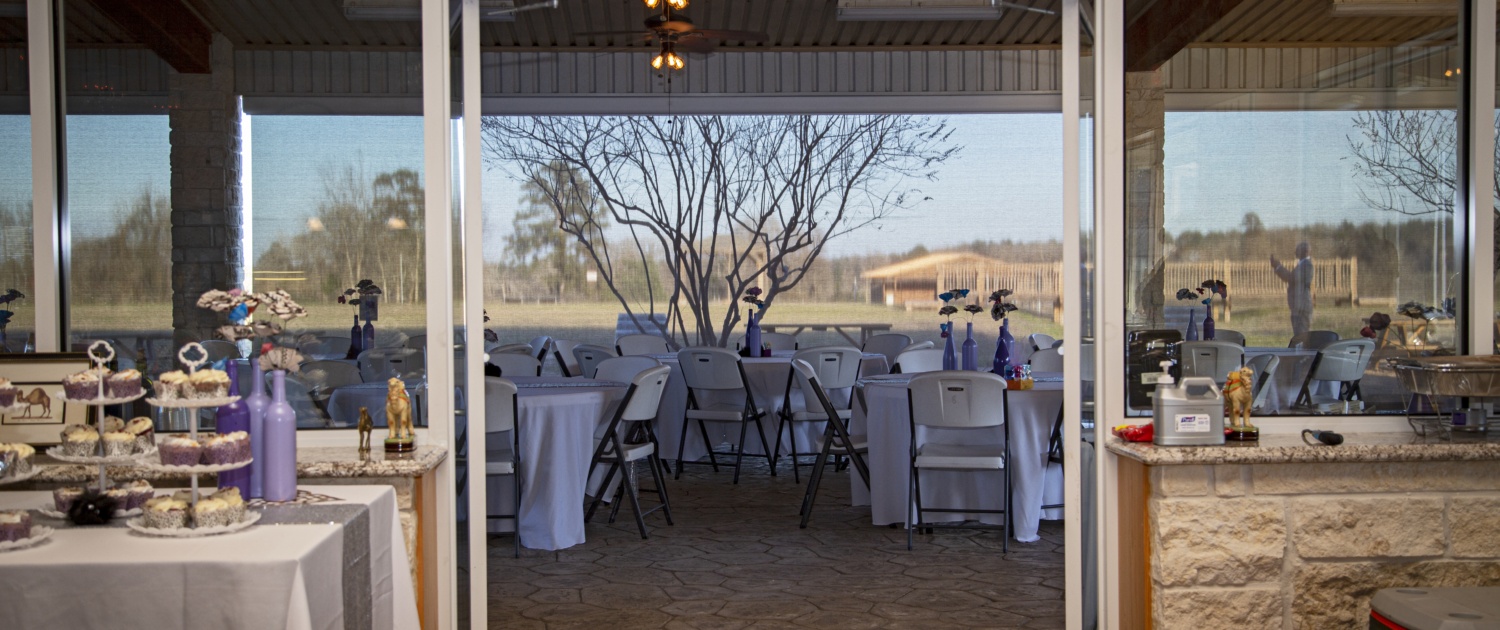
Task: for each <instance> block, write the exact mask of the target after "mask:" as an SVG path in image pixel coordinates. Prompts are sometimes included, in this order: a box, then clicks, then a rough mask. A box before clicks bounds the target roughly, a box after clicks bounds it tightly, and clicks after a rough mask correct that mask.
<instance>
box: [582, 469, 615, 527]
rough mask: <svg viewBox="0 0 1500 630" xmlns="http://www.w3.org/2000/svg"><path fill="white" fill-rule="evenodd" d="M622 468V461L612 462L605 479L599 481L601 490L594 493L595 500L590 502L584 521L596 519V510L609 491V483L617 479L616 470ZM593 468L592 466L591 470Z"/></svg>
mask: <svg viewBox="0 0 1500 630" xmlns="http://www.w3.org/2000/svg"><path fill="white" fill-rule="evenodd" d="M619 469H620V462H618V461H615V462H610V464H609V471H607V472H605V473H604V480H603V481H602V482H600V483H599V492H598V493H596V494H595V495H594V500H593V502H591V503H589V510H588V511H587V512H585V513H584V514H583V522H585V523H587V522H589V521H591V520H594V510H595V509H597V508H598V507H599V504H600V503H602V502H603V501H604V493H605V492H609V483H610V482H611V481H614V479H615V471H616V470H619ZM592 470H593V468H592V467H590V471H592Z"/></svg>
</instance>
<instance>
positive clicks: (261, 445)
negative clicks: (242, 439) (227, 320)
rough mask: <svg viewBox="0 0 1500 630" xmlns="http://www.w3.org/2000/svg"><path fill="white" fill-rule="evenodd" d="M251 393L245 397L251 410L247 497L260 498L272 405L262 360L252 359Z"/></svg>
mask: <svg viewBox="0 0 1500 630" xmlns="http://www.w3.org/2000/svg"><path fill="white" fill-rule="evenodd" d="M250 374H251V375H252V376H253V378H252V379H251V380H250V388H249V389H250V395H249V396H246V397H245V408H246V409H248V410H249V411H250V456H251V457H253V458H255V461H254V462H253V463H251V464H250V469H249V470H250V494H248V495H245V496H246V498H250V499H259V498H261V497H262V496H265V490H264V488H265V478H266V434H265V431H266V409H268V408H269V407H270V406H271V397H270V396H267V395H266V377H265V374H263V373H262V372H261V370H260V361H254V360H252V361H250Z"/></svg>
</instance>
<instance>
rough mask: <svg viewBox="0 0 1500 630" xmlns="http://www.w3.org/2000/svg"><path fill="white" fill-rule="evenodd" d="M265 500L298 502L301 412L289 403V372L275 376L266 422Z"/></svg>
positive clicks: (272, 377) (272, 375) (282, 371)
mask: <svg viewBox="0 0 1500 630" xmlns="http://www.w3.org/2000/svg"><path fill="white" fill-rule="evenodd" d="M265 434H266V441H265V442H266V443H265V452H266V466H265V469H266V473H265V480H264V483H265V488H264V489H265V499H266V500H267V501H290V500H292V499H295V498H297V412H296V411H294V410H292V406H291V405H290V404H287V402H286V370H276V371H275V372H272V373H271V406H270V407H268V408H267V409H266V420H265Z"/></svg>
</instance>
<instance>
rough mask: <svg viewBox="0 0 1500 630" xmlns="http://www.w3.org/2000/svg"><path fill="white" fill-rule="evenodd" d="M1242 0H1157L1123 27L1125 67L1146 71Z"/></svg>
mask: <svg viewBox="0 0 1500 630" xmlns="http://www.w3.org/2000/svg"><path fill="white" fill-rule="evenodd" d="M1241 1H1242V0H1158V1H1157V2H1155V3H1152V5H1151V7H1150V8H1149V9H1147V10H1146V11H1145V12H1144V13H1142V14H1141V15H1140V16H1139V17H1137V18H1136V19H1134V20H1132V21H1131V22H1130V24H1129V25H1127V26H1126V27H1125V71H1126V72H1149V71H1151V70H1155V69H1157V68H1160V67H1161V65H1162V64H1164V63H1166V62H1167V60H1169V59H1171V58H1172V56H1173V55H1176V54H1177V52H1178V51H1180V50H1182V49H1183V48H1185V47H1187V45H1188V44H1191V43H1192V42H1193V40H1195V39H1197V38H1198V36H1199V35H1202V34H1203V33H1204V32H1205V31H1207V30H1208V29H1209V28H1211V27H1212V26H1213V25H1214V24H1217V23H1218V22H1219V20H1221V19H1223V18H1224V16H1226V15H1228V14H1229V12H1230V11H1233V10H1234V8H1235V7H1237V6H1239V5H1240V2H1241Z"/></svg>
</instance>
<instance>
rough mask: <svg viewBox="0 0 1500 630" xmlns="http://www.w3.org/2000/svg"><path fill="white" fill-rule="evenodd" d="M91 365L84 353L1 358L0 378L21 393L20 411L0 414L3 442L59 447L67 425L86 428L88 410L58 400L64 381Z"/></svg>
mask: <svg viewBox="0 0 1500 630" xmlns="http://www.w3.org/2000/svg"><path fill="white" fill-rule="evenodd" d="M91 365H92V364H91V363H90V362H89V358H88V355H86V354H84V353H82V352H57V353H34V354H0V378H5V379H9V380H10V383H11V385H12V386H14V387H16V388H17V389H20V390H21V395H20V396H19V397H18V398H17V399H16V404H17V405H18V406H19V407H20V410H19V411H10V410H6V411H4V412H0V442H30V443H33V444H56V443H57V442H58V441H60V440H61V439H62V436H61V435H60V433H61V431H62V427H63V425H65V424H83V423H85V422H88V419H89V411H90V410H89V406H88V405H83V404H79V403H64V402H63V401H61V400H58V396H59V394H61V393H62V381H63V379H64V378H66V377H67V376H68V375H69V374H73V373H75V372H82V371H84V370H87V369H89V367H90V366H91Z"/></svg>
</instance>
